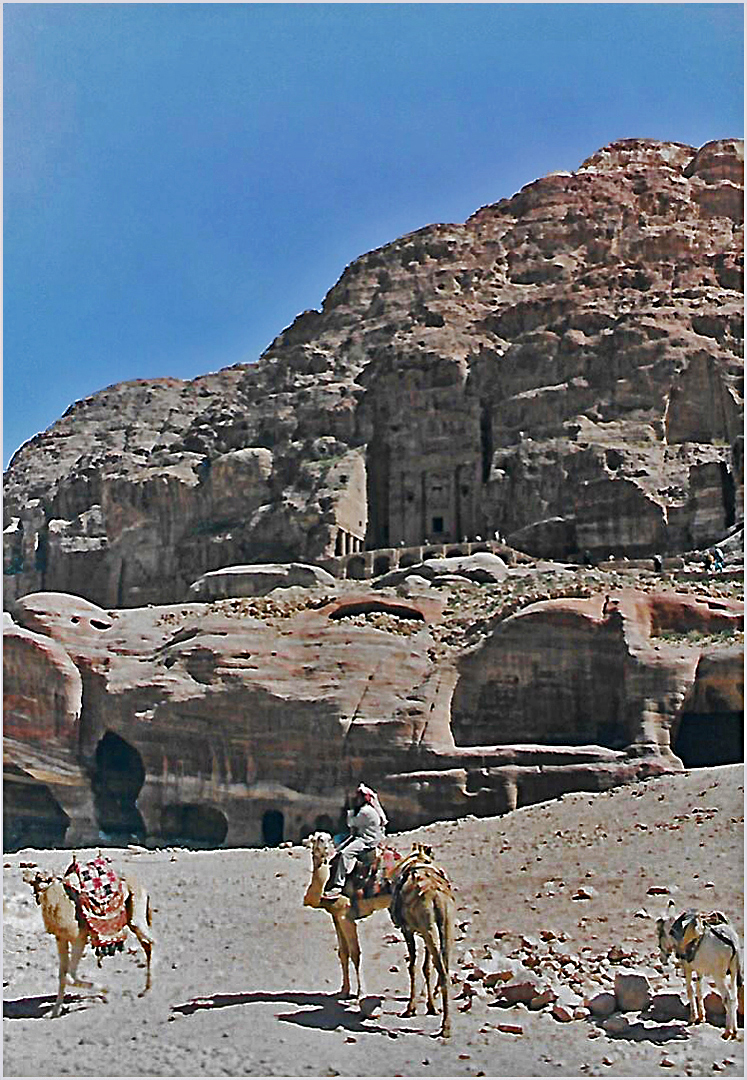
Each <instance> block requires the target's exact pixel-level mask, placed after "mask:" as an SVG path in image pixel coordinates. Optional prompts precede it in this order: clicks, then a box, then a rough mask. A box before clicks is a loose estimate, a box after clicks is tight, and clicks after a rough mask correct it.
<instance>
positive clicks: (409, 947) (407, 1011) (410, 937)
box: [401, 927, 416, 1016]
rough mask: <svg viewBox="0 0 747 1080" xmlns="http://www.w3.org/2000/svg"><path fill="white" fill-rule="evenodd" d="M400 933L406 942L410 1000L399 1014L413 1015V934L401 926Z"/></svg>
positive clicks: (414, 957) (414, 954)
mask: <svg viewBox="0 0 747 1080" xmlns="http://www.w3.org/2000/svg"><path fill="white" fill-rule="evenodd" d="M402 933H403V935H404V938H405V942H406V944H407V970H408V972H409V974H410V1000H409V1001H408V1002H407V1008H406V1009H405V1011H404V1012H403V1013H402V1014H401V1015H402V1016H414V1015H415V959H416V952H415V935H414V934H413V933H412V931H411V930H407V929H405V927H402Z"/></svg>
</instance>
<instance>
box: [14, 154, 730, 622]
mask: <svg viewBox="0 0 747 1080" xmlns="http://www.w3.org/2000/svg"><path fill="white" fill-rule="evenodd" d="M742 177H743V145H742V143H741V142H738V141H736V140H729V139H725V140H719V141H716V142H711V143H708V144H706V145H705V146H703V147H701V148H700V149H697V148H694V147H691V146H685V145H682V144H679V143H662V142H655V141H653V140H646V139H626V140H622V141H620V142H617V143H613V144H612V145H610V146H607V147H605V148H604V149H602V150H600V151H598V152H597V153H595V154H593V155H592V156H591V157H589V158H588V159H587V160H586V161H585V162H583V164H582V165H581V166H580V168H579V169H577V170H576V171H575V172H573V173H555V174H551V175H549V176H546V177H544V178H543V179H541V180H538V181H536V182H535V183H531V184H529V185H528V186H527V187H525V188H523V189H522V190H521V191H520V192H519V193H518V194H516V195H515V196H513V198H510V199H505V200H502V201H500V202H498V203H496V204H494V205H490V206H486V207H484V208H482V209H481V210H479V211H477V212H476V213H475V214H473V215H472V217H470V218H469V219H468V220H467V221H466V222H465V223H464V224H455V225H446V224H437V225H431V226H428V227H426V228H423V229H421V230H419V231H417V232H414V233H411V234H409V235H407V236H404V237H401V238H400V239H398V240H395V241H394V242H393V243H391V244H388V245H386V246H384V247H382V248H379V249H377V250H375V251H372V252H369V253H367V254H365V255H363V256H361V257H360V258H359V259H356V260H355V261H354V262H353V263H352V264H351V265H350V266H349V267H347V269H346V270H345V272H344V273H343V275H342V277H341V278H340V280H339V281H338V282H337V284H336V285H335V286H334V287H333V288H332V289H331V290H330V292H329V293H328V294H327V296H326V297H325V299H324V301H323V304H322V307H321V310H319V311H307V312H304V313H303V314H301V315H299V317H298V318H297V319H296V320H295V321H294V323H293V324H292V325H291V326H290V327H288V328H287V329H286V330H284V331H283V332H282V333H281V334H279V336H278V337H277V338H276V339H275V341H273V342H272V344H271V345H270V346H269V348H268V349H267V350H266V352H265V353H264V354H263V355H262V357H260V359H259V360H258V362H257V363H256V364H251V365H240V366H236V367H233V368H228V369H225V370H223V371H219V372H216V373H213V374H208V375H204V376H202V377H200V378H197V379H194V380H192V381H190V382H184V381H180V380H178V379H152V380H139V381H136V382H131V383H122V384H117V385H115V386H112V387H109V388H107V389H106V390H103V391H101V392H100V393H97V394H94V395H93V396H92V397H90V398H88V399H86V400H85V401H81V402H78V403H76V404H75V405H73V406H72V407H71V408H70V409H69V410H68V412H67V413H66V414H65V416H64V417H62V418H61V419H60V420H59V421H58V422H57V423H55V424H54V425H53V426H52V427H51V428H50V429H49V430H48V431H46V432H44V433H42V434H40V435H37V436H35V437H34V438H33V439H31V440H30V442H28V443H26V444H25V445H24V446H23V447H21V449H20V450H19V451H18V452H17V453H16V455H15V457H14V458H13V461H12V462H11V465H10V468H9V470H8V472H7V474H6V478H5V542H6V545H5V558H4V569H5V585H6V596H7V597H9V598H10V599H13V598H16V597H20V596H23V595H25V594H27V593H30V592H34V591H61V592H70V593H75V594H77V595H79V596H81V597H84V598H86V599H88V600H89V601H91V602H92V603H95V604H98V605H100V606H101V607H104V608H124V607H133V606H139V605H143V604H147V603H159V604H162V603H173V602H180V601H182V600H183V599H184V598H185V597H186V596H187V593H188V589H189V587H190V585H191V584H192V583H193V582H194V581H195V580H196V579H197V578H199V577H200V576H201V575H203V574H205V573H206V572H208V571H211V570H215V569H218V568H221V567H225V566H230V565H236V564H251V563H261V562H273V563H277V562H283V561H286V562H294V561H295V562H302V563H317V564H318V563H322V564H323V565H328V566H329V565H331V563H330V560H335V558H336V559H337V560H338V564H337V570H338V571H340V568H341V567H342V572H343V573H345V572H346V568H347V570H348V571H349V576H356V575H358V576H362V571H361V562H360V557H359V554H358V553H359V552H361V551H362V550H363V549H367V550H371V549H386V548H394V547H397V546H399V545H400V544H404V545H405V546H408V547H411V546H415V545H420V544H422V543H423V541H424V540H430V541H432V542H441V543H444V542H446V543H451V542H456V541H461V540H463V539H464V538H469V539H473V538H475V537H478V536H481V537H486V536H489V537H492V536H493V535H494V533H496V532H498V533H500V534H501V535H502V536H504V537H506V539H507V540H508V542H509V543H510V544H511V545H512V546H513V547H514V548H518V549H520V550H522V551H524V552H528V553H530V554H532V555H542V556H552V557H556V558H557V557H560V558H576V559H578V558H580V556H581V553H584V552H589V553H591V555H592V556H600V555H603V556H607V555H608V554H610V553H612V554H617V555H627V556H630V557H633V556H637V555H643V554H651V553H654V552H660V553H663V554H667V553H675V552H680V551H685V550H688V549H693V548H697V547H702V546H703V545H705V544H709V543H712V542H714V541H715V540H718V539H720V538H721V537H722V536H723V535H724V534H725V533H726V532H727V530H728V529H729V528H730V527H731V526H732V525H733V524H734V523H735V522H737V521H738V520H740V518H741V517H742V514H743V501H742V442H741V424H742V421H741V414H742V382H741V380H742V367H743V361H742V338H743V307H742V290H743V284H742V282H743V278H742V262H743V259H742V250H743V179H742ZM356 560H357V561H356Z"/></svg>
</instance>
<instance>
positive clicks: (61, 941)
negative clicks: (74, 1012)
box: [49, 937, 68, 1017]
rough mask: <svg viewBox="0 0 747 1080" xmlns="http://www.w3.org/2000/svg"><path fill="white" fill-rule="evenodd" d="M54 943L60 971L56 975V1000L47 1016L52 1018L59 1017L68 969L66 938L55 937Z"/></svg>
mask: <svg viewBox="0 0 747 1080" xmlns="http://www.w3.org/2000/svg"><path fill="white" fill-rule="evenodd" d="M55 941H56V942H57V952H58V953H59V957H60V969H59V973H58V982H57V999H56V1001H55V1003H54V1005H53V1006H52V1011H51V1013H50V1014H49V1015H50V1016H52V1017H54V1016H59V1015H60V1010H61V1008H62V1002H63V1000H64V998H65V981H66V979H67V968H68V950H67V939H66V938H58V937H56V938H55Z"/></svg>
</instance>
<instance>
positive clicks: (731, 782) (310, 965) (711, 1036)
mask: <svg viewBox="0 0 747 1080" xmlns="http://www.w3.org/2000/svg"><path fill="white" fill-rule="evenodd" d="M393 840H394V843H395V844H396V846H397V847H398V848H399V850H400V851H403V852H406V851H408V850H409V848H410V844H411V841H413V840H420V841H421V842H425V843H428V844H431V845H433V847H434V849H435V853H436V857H437V858H438V861H439V862H440V863H441V864H442V865H443V866H444V867H445V868H446V870H447V872H448V874H449V876H450V878H451V880H452V882H453V883H454V886H455V888H456V890H457V891H456V897H457V933H456V945H455V948H454V950H453V955H452V962H451V970H452V973H453V975H454V986H453V991H454V998H453V1034H452V1037H451V1039H449V1040H442V1039H433V1038H432V1035H433V1033H434V1032H435V1031H436V1030H437V1027H438V1024H439V1022H440V1019H439V1018H438V1017H434V1016H426V1015H425V1014H424V1004H423V1002H422V1000H421V1001H420V1002H419V1004H418V1012H417V1014H416V1015H415V1016H413V1017H410V1018H406V1019H403V1018H401V1017H400V1015H399V1014H401V1013H402V1011H403V1009H404V1006H405V1002H406V1000H407V990H408V982H407V966H406V949H405V945H404V942H403V940H402V937H401V935H400V934H399V933H397V932H396V931H395V930H394V927H393V926H392V923H391V921H390V919H389V916H388V915H387V914H386V913H385V912H380V913H378V914H375V915H373V916H372V917H371V918H370V919H366V920H364V921H363V922H362V923H361V924H360V937H361V943H362V954H363V962H362V973H363V979H364V992H365V993H366V994H368V995H371V996H372V997H376V998H378V999H379V1000H380V1001H381V1008H380V1010H379V1011H378V1012H376V1013H375V1015H374V1016H370V1015H366V1014H365V1013H364V1012H363V1011H362V1010H361V1009H359V1008H357V1007H356V1005H355V1004H354V1003H353V1002H351V1001H342V1000H340V999H339V998H338V997H337V995H336V994H335V991H336V989H337V988H338V987H339V985H340V966H339V963H338V959H337V955H336V953H335V938H334V931H333V928H332V921H331V919H330V918H329V917H328V916H327V915H326V914H325V912H323V911H318V910H314V909H312V908H308V907H304V906H303V904H302V897H303V894H304V892H305V890H306V887H307V885H308V882H309V876H310V860H309V852H308V851H307V850H305V849H304V848H300V847H294V848H289V849H285V850H277V849H269V850H261V851H247V850H242V849H239V850H234V851H197V852H196V851H184V850H171V851H169V850H166V851H157V852H156V851H143V850H142V849H137V848H134V849H133V848H131V849H129V850H127V849H125V850H121V849H120V850H118V851H117V850H114V851H111V852H110V853H109V854H110V855H111V858H112V860H113V862H114V864H115V866H116V867H117V868H119V869H120V870H122V871H125V870H126V871H127V872H130V873H132V872H134V873H135V874H137V877H138V879H139V880H140V881H141V882H142V883H143V884H144V885H145V886H146V887H147V888H148V890H149V891H150V894H151V896H152V897H153V903H154V907H155V909H156V910H155V914H154V919H153V933H154V936H155V940H156V947H155V966H154V978H153V989H152V990H151V992H150V993H149V994H148V995H146V996H145V997H143V998H138V997H137V996H136V995H137V994H138V993H139V991H140V989H141V988H142V985H143V981H144V973H143V970H142V968H139V967H138V961H140V958H141V956H142V953H140V951H139V946H138V945H137V944H136V943H135V942H134V941H133V940H131V941H130V949H131V952H128V953H125V954H117V955H115V956H113V957H106V958H104V960H103V969H102V970H98V969H97V967H96V964H95V961H94V958H93V955H92V954H91V953H90V952H87V953H86V955H85V956H84V958H83V961H82V963H81V969H80V970H81V974H82V975H83V977H84V978H93V979H95V980H96V981H97V982H101V981H103V982H105V983H106V984H107V985H108V986H109V987H110V994H109V997H108V1000H107V1001H102V1000H100V999H99V998H96V997H95V996H93V995H92V994H91V993H90V992H86V991H80V990H75V989H72V988H71V989H70V990H69V991H68V994H67V1006H66V1008H67V1012H66V1014H65V1015H63V1016H62V1017H60V1019H59V1020H55V1021H49V1020H47V1019H45V1018H44V1015H45V1013H46V1012H47V1011H48V1010H49V1008H50V1007H51V1004H52V1001H53V998H54V993H55V990H56V985H57V984H56V970H57V952H56V949H55V947H54V942H53V941H52V938H51V937H49V936H48V935H47V934H45V933H44V930H43V927H42V921H41V916H40V912H39V909H38V907H37V906H36V905H35V903H34V900H33V896H32V894H31V890H30V889H29V888H28V886H26V885H25V884H24V883H23V881H22V873H23V870H22V867H23V866H24V865H28V864H29V862H38V863H39V865H41V866H42V867H45V868H49V869H54V870H58V871H62V870H64V868H65V867H66V866H67V864H68V863H69V860H70V852H69V851H67V852H66V851H39V852H35V851H28V850H26V851H24V852H22V853H20V854H17V855H11V856H9V857H7V859H6V860H5V867H6V869H5V873H4V874H3V980H4V983H5V987H6V988H5V990H4V994H3V997H4V999H5V1000H4V1008H3V1013H4V1020H3V1036H4V1040H3V1041H4V1056H3V1063H4V1069H5V1073H6V1074H7V1075H12V1076H45V1075H47V1074H48V1073H49V1072H50V1071H51V1063H52V1062H53V1063H54V1070H53V1071H54V1073H55V1074H56V1075H70V1076H87V1075H91V1076H100V1075H101V1074H102V1073H103V1074H105V1075H109V1076H116V1075H119V1074H121V1075H123V1076H397V1075H401V1076H411V1077H416V1076H442V1077H443V1076H458V1077H475V1076H484V1075H487V1076H566V1077H571V1076H631V1077H642V1076H715V1075H719V1076H743V1075H744V1041H743V1036H742V1033H741V1032H740V1041H739V1042H737V1043H733V1042H729V1043H725V1042H722V1040H721V1035H722V1034H723V1028H722V1027H720V1026H717V1025H718V1023H719V1022H720V1023H723V1020H720V1021H719V1018H718V1017H717V1015H716V1014H715V1013H714V1012H712V1011H711V1010H710V1009H709V1013H708V1022H707V1023H704V1024H698V1025H695V1024H690V1023H688V1022H687V1020H686V1019H685V1010H684V1007H683V1006H684V1002H685V1000H686V999H685V988H684V980H683V979H682V976H681V974H680V973H679V972H678V971H676V970H675V969H674V967H673V965H671V964H670V965H669V966H667V967H664V966H663V965H662V964H661V960H660V957H659V954H658V949H657V945H656V928H655V922H654V919H655V917H656V916H657V915H658V914H659V913H660V912H662V911H663V910H665V909H666V905H667V902H668V899H669V897H671V898H672V899H673V900H674V902H675V904H676V906H677V910H678V911H680V910H683V909H685V908H688V907H696V908H698V909H700V910H706V911H709V910H711V909H712V908H714V907H718V908H720V909H722V910H723V911H724V912H725V913H726V914H728V915H729V916H730V917H731V918H732V919H733V920H734V925H735V926H736V929H737V930H738V932H739V933H740V935H742V934H743V931H744V919H743V899H744V848H743V845H744V776H743V770H742V769H741V768H740V767H739V766H731V767H726V768H719V769H698V770H694V771H693V772H690V773H688V774H680V775H678V776H665V777H659V778H656V779H652V780H649V781H646V782H645V783H640V784H632V785H629V786H627V787H624V788H618V789H617V790H616V791H612V792H605V793H600V794H588V793H578V794H575V795H567V796H565V797H564V798H563V799H559V800H556V801H555V802H552V803H549V804H545V805H543V806H530V807H526V808H524V809H522V810H518V811H517V812H516V813H514V814H511V815H509V816H508V817H501V818H492V819H491V818H488V819H483V820H479V821H478V820H475V819H474V818H465V819H462V820H460V821H454V822H441V823H439V824H436V825H431V826H428V827H426V828H421V829H419V830H418V831H417V832H416V833H409V834H405V835H399V836H395V837H394V838H393ZM91 854H93V852H91ZM87 855H88V852H86V851H79V857H80V858H84V857H86V856H87ZM581 893H583V894H585V896H586V897H587V898H586V899H583V898H582V897H581V896H580V895H579V894H581ZM504 958H505V959H504ZM140 962H141V961H140ZM507 964H508V965H510V967H509V970H511V969H513V970H514V971H515V972H516V973H517V975H519V976H520V980H521V981H519V979H514V980H513V982H509V983H507V984H496V981H495V979H493V978H491V977H490V975H489V973H490V972H496V971H502V970H505V968H506V966H507ZM631 970H632V971H633V972H634V973H636V974H639V975H643V976H645V977H646V978H647V980H648V982H649V985H650V988H651V992H652V994H653V1000H652V1001H651V1004H650V1006H649V1007H648V1008H646V1009H642V1005H643V1002H641V1001H638V1002H637V1003H631V1002H627V1003H622V1002H617V1005H618V1009H617V1011H616V1012H615V1013H614V1014H613V1015H612V1016H611V1017H609V1018H608V1019H602V1017H601V1016H599V1015H598V1014H597V1015H594V1013H591V1012H590V1009H589V1008H588V1007H587V1006H586V1002H587V1001H588V1002H589V1003H590V1005H593V1004H594V1003H595V1002H599V998H600V995H605V996H606V997H611V991H613V990H614V989H615V985H616V982H617V980H618V979H620V978H623V977H624V976H625V973H626V972H629V971H631ZM486 975H487V977H485V976H486ZM501 985H503V987H504V988H503V990H501V988H500V987H501ZM532 986H538V987H541V988H543V990H542V991H541V992H542V998H540V1002H541V1001H542V1000H544V1002H545V1004H544V1007H538V1005H539V1002H538V1001H537V999H536V998H535V999H533V1002H532V1003H530V1004H529V1005H527V1004H523V1003H519V1004H514V1005H511V1004H510V998H509V993H512V992H513V994H512V996H513V998H514V1000H518V1001H519V1002H525V1001H526V1000H527V994H526V991H527V989H528V988H531V987H532ZM545 987H546V988H547V989H546V990H545V989H544V988H545ZM706 989H707V987H706ZM521 991H524V993H521ZM556 996H557V998H558V999H559V1001H555V997H556ZM369 1001H370V999H369ZM579 1001H580V1003H581V1004H580V1006H579V1005H577V1004H574V1003H575V1002H579ZM569 1006H572V1011H570V1010H569ZM612 1007H613V1008H614V1007H615V999H613V1000H612ZM621 1007H622V1008H624V1009H625V1011H622V1008H621ZM569 1011H570V1015H571V1016H573V1017H577V1018H575V1019H571V1018H570V1017H569Z"/></svg>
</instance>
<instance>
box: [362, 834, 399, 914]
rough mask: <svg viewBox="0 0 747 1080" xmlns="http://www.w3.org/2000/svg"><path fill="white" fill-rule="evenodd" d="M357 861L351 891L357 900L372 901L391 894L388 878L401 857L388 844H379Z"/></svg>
mask: <svg viewBox="0 0 747 1080" xmlns="http://www.w3.org/2000/svg"><path fill="white" fill-rule="evenodd" d="M368 854H369V858H368V859H367V860H365V861H359V862H358V863H357V865H356V867H355V869H354V870H353V890H354V895H355V898H356V899H358V900H364V899H365V900H373V899H374V898H375V897H377V896H379V895H380V894H381V893H389V892H391V888H392V887H391V882H390V880H389V879H390V878H391V876H392V873H393V872H394V869H395V867H396V865H397V863H398V862H399V861H400V859H401V858H402V856H401V855H400V853H399V852H398V851H395V849H394V848H392V847H390V846H389V845H388V844H380V845H379V846H378V847H377V848H376V849H375V850H374V851H372V852H370V853H368Z"/></svg>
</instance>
